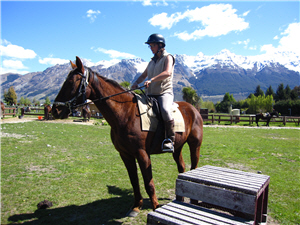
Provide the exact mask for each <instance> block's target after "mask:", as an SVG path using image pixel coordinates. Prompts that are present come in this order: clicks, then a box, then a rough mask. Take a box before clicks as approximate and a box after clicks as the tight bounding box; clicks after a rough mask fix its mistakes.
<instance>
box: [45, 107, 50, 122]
mask: <svg viewBox="0 0 300 225" xmlns="http://www.w3.org/2000/svg"><path fill="white" fill-rule="evenodd" d="M49 113H51V105H47V104H46V105H45V107H44V119H45V120H49V119H50V117H49V116H50V114H49Z"/></svg>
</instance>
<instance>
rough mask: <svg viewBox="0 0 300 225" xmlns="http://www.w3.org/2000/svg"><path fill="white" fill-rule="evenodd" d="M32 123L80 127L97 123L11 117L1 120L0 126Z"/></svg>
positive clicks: (91, 121)
mask: <svg viewBox="0 0 300 225" xmlns="http://www.w3.org/2000/svg"><path fill="white" fill-rule="evenodd" d="M32 121H39V122H44V123H69V124H80V125H94V124H95V123H96V122H97V121H95V120H89V121H86V122H84V121H83V120H82V119H74V120H70V119H66V120H39V119H38V118H32V117H28V118H25V117H23V118H22V119H19V118H17V117H12V118H6V119H1V123H0V124H5V123H26V122H32Z"/></svg>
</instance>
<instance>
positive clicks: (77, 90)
mask: <svg viewBox="0 0 300 225" xmlns="http://www.w3.org/2000/svg"><path fill="white" fill-rule="evenodd" d="M70 62H71V66H72V69H73V70H72V71H70V73H69V74H68V76H67V79H66V80H65V82H64V83H63V86H62V88H61V89H60V91H59V93H58V95H57V96H56V98H55V100H54V103H53V107H52V115H53V117H54V118H55V119H66V118H68V116H69V114H70V112H74V110H75V108H77V106H78V105H79V104H82V103H84V102H85V101H86V86H87V85H88V81H87V79H88V78H87V75H86V73H85V72H86V70H85V68H84V66H83V64H82V62H81V60H80V59H79V57H78V56H76V65H75V64H74V63H72V61H70Z"/></svg>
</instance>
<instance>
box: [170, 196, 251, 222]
mask: <svg viewBox="0 0 300 225" xmlns="http://www.w3.org/2000/svg"><path fill="white" fill-rule="evenodd" d="M166 207H168V208H167V209H169V210H170V211H174V212H178V213H179V214H186V213H190V214H191V215H192V216H191V217H194V218H203V219H201V220H205V221H207V222H210V223H212V224H220V223H224V224H233V225H243V224H253V221H248V220H246V219H242V218H239V217H234V216H230V215H226V214H224V213H221V212H215V211H213V210H210V209H206V208H203V207H199V206H195V205H191V204H187V203H182V202H178V201H173V202H170V203H168V204H167V205H166ZM204 218H205V219H204Z"/></svg>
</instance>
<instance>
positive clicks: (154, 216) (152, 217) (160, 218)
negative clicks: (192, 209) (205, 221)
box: [147, 212, 193, 225]
mask: <svg viewBox="0 0 300 225" xmlns="http://www.w3.org/2000/svg"><path fill="white" fill-rule="evenodd" d="M155 221H156V222H161V223H164V224H167V225H169V224H170V225H171V224H172V225H173V224H174V225H193V224H192V223H187V222H185V221H182V220H178V219H176V218H173V217H170V216H166V215H164V214H161V213H159V212H150V213H148V216H147V224H149V225H154V224H157V223H155Z"/></svg>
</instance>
